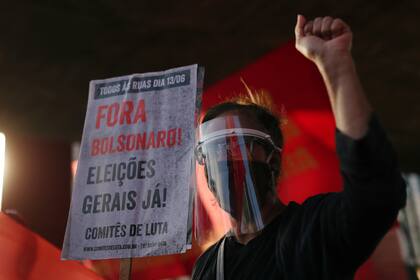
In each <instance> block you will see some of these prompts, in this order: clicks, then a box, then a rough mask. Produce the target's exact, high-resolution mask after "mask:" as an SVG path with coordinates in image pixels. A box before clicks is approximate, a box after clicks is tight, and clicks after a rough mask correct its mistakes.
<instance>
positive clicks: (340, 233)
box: [193, 115, 406, 280]
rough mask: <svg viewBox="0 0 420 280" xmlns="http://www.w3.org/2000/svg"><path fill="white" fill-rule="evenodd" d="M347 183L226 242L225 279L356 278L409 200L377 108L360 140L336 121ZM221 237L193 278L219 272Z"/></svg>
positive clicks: (290, 207)
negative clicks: (248, 235)
mask: <svg viewBox="0 0 420 280" xmlns="http://www.w3.org/2000/svg"><path fill="white" fill-rule="evenodd" d="M336 145H337V147H336V149H337V154H338V157H339V160H340V169H341V174H342V177H343V182H344V190H343V191H342V192H339V193H328V194H321V195H316V196H313V197H311V198H309V199H307V200H306V201H305V202H304V203H303V204H302V205H298V204H297V203H294V202H291V203H290V204H289V205H287V207H286V208H285V209H284V211H283V212H282V213H281V214H280V215H279V216H278V217H276V218H275V219H274V220H273V221H272V222H271V223H270V224H269V225H267V226H266V227H265V228H264V229H263V230H262V232H261V233H260V234H259V235H258V236H257V237H256V238H254V239H252V240H251V241H250V242H249V243H248V244H246V245H242V244H240V243H238V242H237V241H236V240H235V238H234V237H228V238H227V240H226V242H225V251H224V254H225V257H224V260H225V261H224V271H225V274H224V275H225V279H285V280H286V279H287V280H289V279H293V280H296V279H323V280H327V279H340V280H342V279H353V277H354V274H355V272H356V270H357V268H358V267H359V266H360V265H361V264H362V263H363V262H364V261H365V260H366V259H367V258H368V257H369V255H370V254H371V253H372V252H373V250H374V248H375V247H376V245H377V244H378V242H379V241H380V240H381V239H382V237H383V236H384V235H385V233H386V232H387V230H388V229H389V228H390V227H391V226H392V224H393V222H394V220H395V218H396V216H397V214H398V210H399V209H400V208H402V207H403V206H404V204H405V199H406V192H405V183H404V181H403V179H402V177H401V175H400V172H399V169H398V166H397V161H396V156H395V153H394V151H393V149H392V146H391V144H390V142H389V141H388V139H387V138H386V135H385V132H384V131H383V129H382V127H381V125H380V123H379V122H378V120H377V119H376V117H375V116H374V115H373V116H372V118H371V120H370V122H369V129H368V132H367V133H366V135H365V136H364V137H363V138H362V139H359V140H353V139H352V138H350V137H348V136H346V135H344V134H342V133H341V132H340V131H339V130H338V129H336ZM219 244H220V241H219V242H217V243H216V244H215V245H213V246H211V247H210V248H209V249H208V250H207V251H206V252H204V253H203V255H201V256H200V258H199V259H198V260H197V262H196V264H195V267H194V271H193V279H216V260H217V251H218V247H219Z"/></svg>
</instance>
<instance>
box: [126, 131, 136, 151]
mask: <svg viewBox="0 0 420 280" xmlns="http://www.w3.org/2000/svg"><path fill="white" fill-rule="evenodd" d="M135 144H136V139H135V136H134V134H130V135H128V137H127V144H126V150H127V151H132V150H134V147H135Z"/></svg>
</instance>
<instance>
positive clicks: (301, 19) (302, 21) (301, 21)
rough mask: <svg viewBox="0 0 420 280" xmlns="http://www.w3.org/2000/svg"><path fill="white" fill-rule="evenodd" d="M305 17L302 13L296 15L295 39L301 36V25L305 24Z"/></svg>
mask: <svg viewBox="0 0 420 280" xmlns="http://www.w3.org/2000/svg"><path fill="white" fill-rule="evenodd" d="M305 23H306V19H305V17H304V16H302V15H299V14H298V15H297V20H296V26H295V36H296V40H297V39H299V38H300V37H302V36H303V27H304V26H305Z"/></svg>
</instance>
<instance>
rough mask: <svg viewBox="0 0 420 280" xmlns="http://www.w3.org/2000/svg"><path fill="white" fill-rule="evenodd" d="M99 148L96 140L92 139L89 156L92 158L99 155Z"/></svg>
mask: <svg viewBox="0 0 420 280" xmlns="http://www.w3.org/2000/svg"><path fill="white" fill-rule="evenodd" d="M99 147H100V142H99V140H98V139H93V141H92V149H91V151H90V154H91V155H92V156H96V155H97V154H98V153H99Z"/></svg>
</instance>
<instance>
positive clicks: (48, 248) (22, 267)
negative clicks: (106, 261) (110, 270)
mask: <svg viewBox="0 0 420 280" xmlns="http://www.w3.org/2000/svg"><path fill="white" fill-rule="evenodd" d="M0 244H1V246H0V279H8V280H14V279H16V280H21V279H28V280H31V279H34V280H35V279H45V280H48V279H60V280H67V279H68V280H73V279H102V278H101V277H99V276H98V275H96V274H95V273H94V272H92V271H90V270H88V269H87V268H85V267H83V266H82V265H81V264H80V263H79V262H77V261H61V260H60V250H58V249H57V248H56V247H54V246H53V245H51V244H50V243H48V242H47V241H46V240H44V239H43V238H41V237H40V236H39V235H37V234H35V233H33V232H32V231H30V230H29V229H27V228H25V227H24V226H22V225H21V224H19V223H17V222H16V221H15V220H13V219H12V218H10V217H9V216H7V215H5V214H4V213H0Z"/></svg>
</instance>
